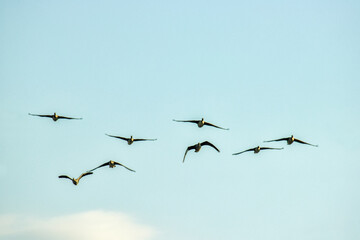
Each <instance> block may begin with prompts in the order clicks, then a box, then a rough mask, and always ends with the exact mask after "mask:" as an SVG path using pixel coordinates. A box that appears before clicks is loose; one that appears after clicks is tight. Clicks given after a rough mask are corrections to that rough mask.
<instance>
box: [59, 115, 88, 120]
mask: <svg viewBox="0 0 360 240" xmlns="http://www.w3.org/2000/svg"><path fill="white" fill-rule="evenodd" d="M58 118H62V119H75V120H81V119H82V118H73V117H65V116H58Z"/></svg>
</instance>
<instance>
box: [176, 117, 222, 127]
mask: <svg viewBox="0 0 360 240" xmlns="http://www.w3.org/2000/svg"><path fill="white" fill-rule="evenodd" d="M173 121H175V122H189V123H196V124H197V126H198V127H199V128H202V127H203V126H204V125H207V126H211V127H215V128H219V129H223V130H229V128H222V127H219V126H216V125H214V124H212V123H208V122H205V120H204V118H202V119H201V120H175V119H173Z"/></svg>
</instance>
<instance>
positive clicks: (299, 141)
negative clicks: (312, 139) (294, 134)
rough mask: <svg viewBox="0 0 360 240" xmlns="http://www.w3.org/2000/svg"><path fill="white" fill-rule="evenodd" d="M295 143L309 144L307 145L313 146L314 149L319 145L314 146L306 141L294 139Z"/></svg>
mask: <svg viewBox="0 0 360 240" xmlns="http://www.w3.org/2000/svg"><path fill="white" fill-rule="evenodd" d="M294 141H295V142H298V143H302V144H307V145H310V146H313V147H318V146H319V145H314V144H310V143H307V142H304V141H301V140H299V139H296V138H295V139H294Z"/></svg>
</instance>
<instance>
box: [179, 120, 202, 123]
mask: <svg viewBox="0 0 360 240" xmlns="http://www.w3.org/2000/svg"><path fill="white" fill-rule="evenodd" d="M173 121H175V122H190V123H198V122H200V120H175V119H173Z"/></svg>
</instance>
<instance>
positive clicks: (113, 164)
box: [89, 160, 135, 172]
mask: <svg viewBox="0 0 360 240" xmlns="http://www.w3.org/2000/svg"><path fill="white" fill-rule="evenodd" d="M107 165H109V168H114V167H116V165H119V166H122V167H124V168H126V169H127V170H129V171H132V172H135V171H134V170H132V169H130V168H128V167H126V166H124V165H122V164H121V163H118V162H115V161H113V160H110V161H108V162H106V163H104V164H101V165H100V166H98V167H96V168H94V169H91V170H90V171H89V172H92V171H94V170H95V169H98V168H101V167H105V166H107Z"/></svg>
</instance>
